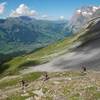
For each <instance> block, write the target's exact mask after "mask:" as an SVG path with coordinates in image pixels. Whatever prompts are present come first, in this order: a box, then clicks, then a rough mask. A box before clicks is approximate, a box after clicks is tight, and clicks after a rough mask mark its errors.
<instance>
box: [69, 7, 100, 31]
mask: <svg viewBox="0 0 100 100" xmlns="http://www.w3.org/2000/svg"><path fill="white" fill-rule="evenodd" d="M99 16H100V6H87V7H81V8H80V9H77V10H76V12H75V13H74V15H73V16H72V18H71V20H70V25H71V27H72V30H73V31H74V32H77V31H79V30H80V29H81V28H82V27H83V26H84V25H85V24H86V23H87V22H88V21H89V20H91V19H93V18H95V17H99Z"/></svg>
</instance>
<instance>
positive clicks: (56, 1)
mask: <svg viewBox="0 0 100 100" xmlns="http://www.w3.org/2000/svg"><path fill="white" fill-rule="evenodd" d="M89 5H91V6H92V5H95V6H99V5H100V0H0V18H6V17H9V16H10V17H16V16H21V15H27V16H31V17H35V18H44V19H46V18H48V19H59V18H60V19H69V18H71V16H72V15H73V13H74V12H75V10H76V9H78V8H80V7H82V6H89Z"/></svg>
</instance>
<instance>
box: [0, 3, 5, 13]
mask: <svg viewBox="0 0 100 100" xmlns="http://www.w3.org/2000/svg"><path fill="white" fill-rule="evenodd" d="M5 4H6V2H3V3H1V4H0V14H3V12H4V10H5Z"/></svg>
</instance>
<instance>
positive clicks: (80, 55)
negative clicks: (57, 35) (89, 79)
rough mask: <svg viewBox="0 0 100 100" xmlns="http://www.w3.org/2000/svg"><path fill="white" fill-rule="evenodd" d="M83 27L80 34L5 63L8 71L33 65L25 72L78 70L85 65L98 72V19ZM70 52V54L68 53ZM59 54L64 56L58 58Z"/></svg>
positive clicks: (99, 68)
mask: <svg viewBox="0 0 100 100" xmlns="http://www.w3.org/2000/svg"><path fill="white" fill-rule="evenodd" d="M86 26H87V27H86ZM85 27H86V28H85V29H84V30H83V31H82V32H80V33H79V34H76V35H74V36H72V37H69V38H67V39H65V40H64V41H60V42H58V43H56V44H53V45H51V46H48V47H46V48H43V49H40V50H39V51H36V52H35V53H31V54H29V55H25V56H23V57H17V58H15V59H13V60H11V61H10V62H8V63H6V64H7V65H8V66H9V68H8V71H9V72H10V71H13V70H16V69H17V70H18V68H25V67H29V66H34V65H35V66H34V67H32V68H31V69H29V70H26V72H29V71H61V70H65V69H66V70H68V69H79V68H80V65H86V66H87V68H89V69H94V70H100V67H99V66H100V61H99V60H100V45H99V43H100V18H97V19H94V20H92V21H91V22H89V23H88V24H87V25H85ZM80 43H81V44H80ZM79 45H80V46H79ZM71 50H72V52H70V51H71ZM66 52H67V53H66ZM68 52H69V53H68ZM61 54H64V55H62V56H60V57H58V55H61ZM55 56H57V58H55V59H54V60H52V61H51V62H49V63H46V64H43V65H38V64H41V63H44V62H47V61H49V60H50V59H52V58H54V57H55ZM36 65H38V66H36Z"/></svg>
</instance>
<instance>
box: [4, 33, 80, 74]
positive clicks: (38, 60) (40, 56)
mask: <svg viewBox="0 0 100 100" xmlns="http://www.w3.org/2000/svg"><path fill="white" fill-rule="evenodd" d="M79 36H80V35H79V34H77V35H75V36H74V35H73V36H70V37H67V38H65V39H64V40H61V41H58V42H57V43H54V44H52V45H49V46H47V47H45V48H42V49H40V50H37V51H36V52H31V53H30V54H26V55H23V56H19V57H15V58H14V59H12V60H11V61H9V62H6V63H5V64H4V65H3V66H4V67H6V66H9V67H8V69H7V70H6V72H5V73H6V74H7V73H8V74H12V73H15V71H16V72H17V71H18V70H19V69H22V68H25V67H29V66H34V65H38V64H42V63H46V62H48V61H50V60H51V59H52V58H54V57H56V56H58V55H61V54H64V53H66V52H69V51H71V48H72V47H73V45H74V44H76V43H77V42H78V41H77V40H78V37H79ZM5 69H6V68H5Z"/></svg>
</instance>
